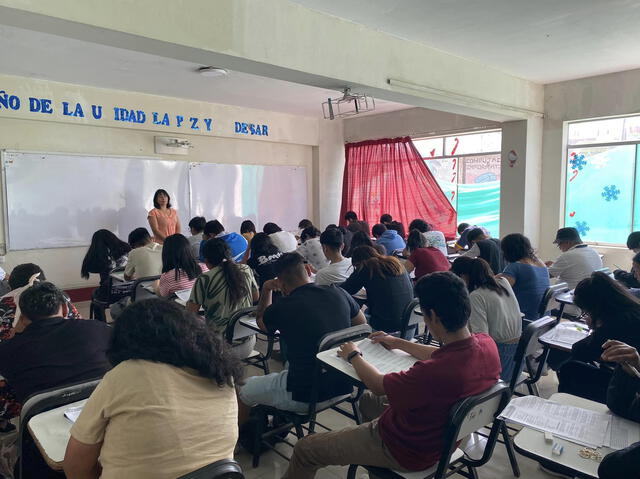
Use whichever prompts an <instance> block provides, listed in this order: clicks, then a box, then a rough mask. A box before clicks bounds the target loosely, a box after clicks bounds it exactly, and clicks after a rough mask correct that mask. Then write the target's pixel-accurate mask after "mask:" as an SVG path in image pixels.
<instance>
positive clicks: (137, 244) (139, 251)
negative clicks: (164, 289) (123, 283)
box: [124, 228, 162, 281]
mask: <svg viewBox="0 0 640 479" xmlns="http://www.w3.org/2000/svg"><path fill="white" fill-rule="evenodd" d="M128 239H129V245H130V246H131V247H132V248H133V249H132V250H131V252H130V253H129V261H128V262H127V265H126V266H125V267H124V279H126V280H127V281H130V280H132V279H138V278H145V277H147V276H156V275H159V274H160V273H161V272H162V245H160V244H158V243H154V242H153V241H151V236H150V235H149V231H147V229H146V228H136V229H134V230H133V231H132V232H131V233H129V238H128Z"/></svg>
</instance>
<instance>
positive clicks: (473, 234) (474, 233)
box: [467, 228, 484, 242]
mask: <svg viewBox="0 0 640 479" xmlns="http://www.w3.org/2000/svg"><path fill="white" fill-rule="evenodd" d="M482 235H484V231H482V229H481V228H473V229H472V230H471V231H469V233H467V241H468V242H471V241H475V240H476V239H477V238H478V237H480V236H482Z"/></svg>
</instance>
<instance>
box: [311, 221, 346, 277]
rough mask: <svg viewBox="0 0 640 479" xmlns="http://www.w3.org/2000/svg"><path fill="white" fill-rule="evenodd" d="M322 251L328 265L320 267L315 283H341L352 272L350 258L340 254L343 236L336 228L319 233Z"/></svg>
mask: <svg viewBox="0 0 640 479" xmlns="http://www.w3.org/2000/svg"><path fill="white" fill-rule="evenodd" d="M320 244H321V245H322V251H323V252H324V255H325V256H326V257H327V259H328V260H329V265H328V266H325V267H324V268H321V269H320V270H318V272H317V273H316V284H318V285H330V284H334V283H343V282H344V281H346V279H347V278H348V277H349V276H350V275H351V273H352V272H353V267H352V266H351V258H345V257H344V256H342V248H343V247H344V237H343V235H342V232H341V231H340V230H339V229H338V228H327V230H326V231H325V232H324V233H322V234H321V235H320Z"/></svg>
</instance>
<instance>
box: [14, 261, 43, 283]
mask: <svg viewBox="0 0 640 479" xmlns="http://www.w3.org/2000/svg"><path fill="white" fill-rule="evenodd" d="M36 273H40V276H38V281H46V280H47V278H45V276H44V271H42V268H40V266H38V265H37V264H34V263H23V264H19V265H18V266H16V267H15V268H13V270H12V271H11V274H10V275H9V287H10V288H11V289H18V288H22V287H23V286H26V285H28V284H29V279H31V276H33V275H34V274H36Z"/></svg>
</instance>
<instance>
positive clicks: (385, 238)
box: [376, 230, 406, 255]
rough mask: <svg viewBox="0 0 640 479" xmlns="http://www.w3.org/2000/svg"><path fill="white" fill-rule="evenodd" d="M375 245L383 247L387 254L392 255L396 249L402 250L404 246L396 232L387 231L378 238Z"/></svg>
mask: <svg viewBox="0 0 640 479" xmlns="http://www.w3.org/2000/svg"><path fill="white" fill-rule="evenodd" d="M376 244H379V245H382V246H384V249H386V250H387V254H389V255H390V254H391V253H393V252H394V251H395V250H397V249H404V248H405V246H406V244H405V242H404V240H403V239H402V237H401V236H400V235H399V234H398V232H397V231H396V230H387V231H385V232H384V233H382V235H381V236H380V238H378V239H377V240H376Z"/></svg>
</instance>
